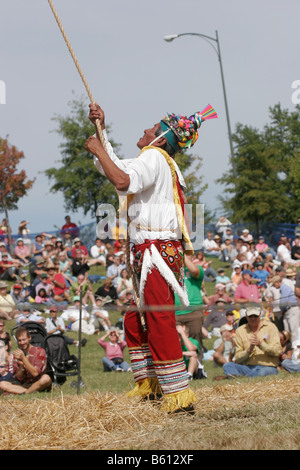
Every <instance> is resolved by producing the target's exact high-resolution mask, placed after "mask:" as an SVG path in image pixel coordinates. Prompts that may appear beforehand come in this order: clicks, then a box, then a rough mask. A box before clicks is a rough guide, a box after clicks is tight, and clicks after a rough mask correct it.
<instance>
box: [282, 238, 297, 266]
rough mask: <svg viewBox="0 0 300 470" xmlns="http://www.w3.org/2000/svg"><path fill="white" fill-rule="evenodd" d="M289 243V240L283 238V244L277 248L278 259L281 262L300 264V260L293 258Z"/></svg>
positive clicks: (292, 264)
mask: <svg viewBox="0 0 300 470" xmlns="http://www.w3.org/2000/svg"><path fill="white" fill-rule="evenodd" d="M287 243H288V242H287V240H286V239H284V238H282V240H281V244H280V245H279V246H278V248H277V259H278V260H279V261H281V262H282V261H284V262H285V263H287V264H288V265H291V266H300V260H294V259H292V257H291V252H290V250H289V248H288V246H287Z"/></svg>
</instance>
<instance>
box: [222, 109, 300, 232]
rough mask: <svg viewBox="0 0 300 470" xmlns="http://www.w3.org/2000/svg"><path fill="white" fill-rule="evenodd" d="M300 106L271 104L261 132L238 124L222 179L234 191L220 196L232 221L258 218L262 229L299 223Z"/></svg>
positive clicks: (253, 221)
mask: <svg viewBox="0 0 300 470" xmlns="http://www.w3.org/2000/svg"><path fill="white" fill-rule="evenodd" d="M299 111H300V107H298V109H297V111H296V112H293V113H289V112H288V111H287V110H281V108H280V105H276V106H275V107H273V108H270V117H271V122H270V123H269V124H267V125H265V127H264V129H263V130H262V131H259V130H258V129H254V128H252V127H249V126H243V125H242V124H240V123H238V124H237V126H236V132H235V134H233V141H234V143H235V149H234V156H233V157H231V159H230V169H229V170H228V171H227V172H226V173H224V174H223V176H222V177H221V178H219V179H218V180H217V182H218V183H221V184H223V185H225V189H224V193H225V194H226V195H229V197H228V196H227V197H226V196H225V197H220V200H221V202H222V205H223V207H224V209H225V210H226V211H227V213H228V215H229V216H230V218H231V220H232V222H233V223H238V222H243V223H253V224H254V225H255V227H256V232H257V233H258V231H259V227H260V224H261V223H262V222H268V221H271V222H272V223H276V222H292V223H294V219H295V210H296V207H298V206H299V204H298V199H297V197H298V196H297V191H298V194H299V179H297V174H299V172H300V161H299V141H300V120H299ZM297 169H298V170H297ZM296 217H297V214H296Z"/></svg>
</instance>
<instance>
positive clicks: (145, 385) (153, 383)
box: [127, 377, 162, 398]
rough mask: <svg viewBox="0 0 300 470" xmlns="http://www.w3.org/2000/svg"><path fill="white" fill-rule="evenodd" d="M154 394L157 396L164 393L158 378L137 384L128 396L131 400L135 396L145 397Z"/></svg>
mask: <svg viewBox="0 0 300 470" xmlns="http://www.w3.org/2000/svg"><path fill="white" fill-rule="evenodd" d="M152 393H153V394H155V395H156V394H161V393H162V391H161V387H160V385H159V382H158V379H157V377H153V378H146V379H144V380H140V381H138V382H136V384H135V387H134V389H133V390H131V391H130V392H128V394H127V396H128V397H129V398H131V397H135V396H140V397H145V396H147V395H150V394H152Z"/></svg>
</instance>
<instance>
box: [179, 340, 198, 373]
mask: <svg viewBox="0 0 300 470" xmlns="http://www.w3.org/2000/svg"><path fill="white" fill-rule="evenodd" d="M189 340H190V342H191V343H193V344H194V345H195V346H196V347H197V355H198V354H199V349H200V348H199V341H198V340H197V339H195V338H189ZM186 351H188V348H187V347H186V345H185V344H183V346H182V352H186ZM183 360H184V362H185V366H186V367H188V365H189V361H190V358H189V356H183Z"/></svg>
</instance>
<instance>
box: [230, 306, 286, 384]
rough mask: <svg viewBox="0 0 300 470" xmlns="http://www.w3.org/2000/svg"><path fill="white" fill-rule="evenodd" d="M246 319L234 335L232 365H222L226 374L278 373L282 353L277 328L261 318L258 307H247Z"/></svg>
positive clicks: (249, 375)
mask: <svg viewBox="0 0 300 470" xmlns="http://www.w3.org/2000/svg"><path fill="white" fill-rule="evenodd" d="M246 318H247V323H245V324H243V325H241V326H239V327H238V328H237V330H236V332H235V344H236V350H235V362H226V364H224V365H223V371H224V373H225V375H226V376H227V377H232V376H241V375H246V376H248V377H258V376H259V377H263V376H266V375H270V374H278V370H277V367H278V365H279V357H280V355H281V352H282V346H281V344H280V336H279V330H278V328H277V327H276V326H275V325H274V324H273V323H272V322H270V321H267V320H264V319H262V318H261V307H260V306H259V305H255V306H249V307H247V308H246Z"/></svg>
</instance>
